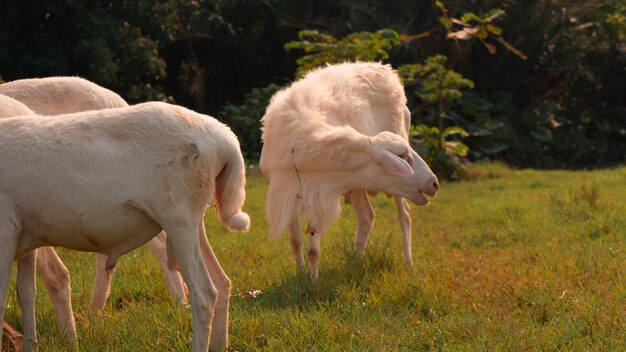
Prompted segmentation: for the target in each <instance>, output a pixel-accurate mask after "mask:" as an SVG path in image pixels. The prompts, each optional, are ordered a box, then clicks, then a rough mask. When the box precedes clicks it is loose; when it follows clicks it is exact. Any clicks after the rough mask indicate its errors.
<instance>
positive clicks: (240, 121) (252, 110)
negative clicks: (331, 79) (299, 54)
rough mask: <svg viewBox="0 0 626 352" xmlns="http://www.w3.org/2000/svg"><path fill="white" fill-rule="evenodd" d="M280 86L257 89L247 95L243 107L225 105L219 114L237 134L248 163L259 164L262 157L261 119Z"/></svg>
mask: <svg viewBox="0 0 626 352" xmlns="http://www.w3.org/2000/svg"><path fill="white" fill-rule="evenodd" d="M280 88H281V87H280V86H278V85H275V84H270V85H268V86H266V87H263V88H255V89H253V90H252V91H251V92H250V93H248V94H246V96H245V101H244V103H243V104H242V105H239V106H235V105H232V104H228V105H225V106H224V107H223V108H222V109H221V110H220V113H219V116H220V119H221V121H222V122H224V123H225V124H227V125H229V126H230V128H231V129H232V130H233V132H235V134H236V135H237V137H238V138H239V143H240V144H241V150H242V151H243V156H244V158H245V159H246V161H248V162H251V163H254V164H256V163H258V162H259V157H260V156H261V148H262V144H261V118H262V117H263V115H265V109H266V108H267V105H268V104H269V101H270V98H271V97H272V95H274V93H276V92H277V91H278V90H280Z"/></svg>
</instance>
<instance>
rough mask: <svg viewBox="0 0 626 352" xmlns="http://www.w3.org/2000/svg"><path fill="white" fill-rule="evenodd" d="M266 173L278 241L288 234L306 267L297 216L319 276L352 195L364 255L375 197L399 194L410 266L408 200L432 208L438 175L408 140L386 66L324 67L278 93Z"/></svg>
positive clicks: (266, 122)
mask: <svg viewBox="0 0 626 352" xmlns="http://www.w3.org/2000/svg"><path fill="white" fill-rule="evenodd" d="M262 122H263V142H264V145H263V150H262V152H261V161H260V167H261V170H262V172H263V174H265V175H266V176H267V177H268V178H269V190H268V194H267V203H266V215H267V220H268V222H269V225H270V237H273V238H276V237H278V236H280V234H281V233H282V232H283V230H284V229H285V228H288V232H289V238H290V241H291V244H292V246H293V251H294V254H295V257H296V264H297V266H298V269H300V270H303V269H304V257H303V254H302V249H301V247H302V234H301V233H300V229H299V226H298V216H299V214H301V213H304V214H305V216H306V217H307V218H308V220H309V225H308V226H309V227H308V229H307V232H308V233H310V234H311V236H310V238H309V243H308V256H309V264H310V270H311V277H312V278H313V280H315V279H316V278H317V277H318V263H319V256H320V238H321V237H324V235H325V234H326V232H327V230H328V227H329V224H330V222H331V221H332V220H333V219H334V218H335V217H337V215H338V214H339V212H340V209H341V207H340V204H339V200H340V198H341V196H342V195H343V194H347V195H348V197H349V198H350V199H351V202H352V203H353V205H354V207H355V209H356V214H357V217H358V229H357V234H356V239H355V249H356V250H357V251H358V253H359V254H361V255H362V254H363V253H364V251H365V246H366V245H367V239H368V235H369V231H370V229H371V227H372V224H373V221H374V211H373V209H372V206H371V205H370V203H369V200H368V199H367V192H368V191H382V192H385V193H387V194H390V195H394V196H395V200H396V205H397V207H398V219H399V221H400V224H401V227H402V233H403V237H404V255H405V258H406V262H407V264H408V265H410V263H411V218H410V213H409V206H408V204H407V202H406V201H405V199H404V198H406V199H409V200H411V201H413V202H414V203H416V204H418V205H425V204H427V203H428V199H427V198H426V197H424V194H427V195H429V196H435V195H436V193H437V189H438V187H439V184H438V181H437V177H436V176H435V175H434V174H433V173H432V172H431V170H430V169H429V168H428V166H427V165H426V163H425V162H424V161H423V160H422V158H420V157H419V155H417V153H415V152H414V151H413V150H412V149H411V147H410V145H409V143H408V131H409V126H410V113H409V112H408V109H407V107H406V97H405V94H404V89H403V87H402V84H401V83H400V80H399V78H398V76H397V74H396V73H395V72H394V71H393V70H392V69H391V67H389V66H387V65H381V64H377V63H345V64H339V65H332V66H328V67H326V68H322V69H317V70H314V71H312V72H310V73H309V74H307V75H306V76H305V77H304V78H303V79H301V80H299V81H297V82H295V83H294V84H292V85H291V86H290V87H289V88H286V89H284V90H282V91H280V92H278V93H276V94H275V95H274V96H273V97H272V100H271V102H270V104H269V106H268V108H267V111H266V114H265V116H264V117H263V120H262Z"/></svg>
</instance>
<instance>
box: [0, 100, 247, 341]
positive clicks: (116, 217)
mask: <svg viewBox="0 0 626 352" xmlns="http://www.w3.org/2000/svg"><path fill="white" fill-rule="evenodd" d="M0 130H1V131H2V134H1V135H0V170H1V171H0V173H1V174H0V243H2V246H0V302H1V304H0V320H2V318H3V317H4V310H5V302H6V295H7V285H8V281H9V277H10V273H11V266H12V263H13V261H17V262H18V275H17V285H18V291H19V293H18V300H19V301H20V302H21V306H22V309H23V314H24V337H25V344H26V346H29V347H31V348H35V347H36V329H35V322H34V299H35V296H34V295H35V276H34V275H35V270H34V269H35V268H34V266H35V265H34V264H35V260H36V259H35V252H34V249H37V248H38V247H42V246H61V247H65V248H70V249H74V250H80V251H91V252H98V253H102V254H104V255H106V258H107V259H106V262H105V264H106V269H107V270H110V269H112V268H114V267H115V264H116V262H117V260H118V258H119V257H120V256H121V255H123V254H125V253H127V252H129V251H131V250H133V249H135V248H137V247H138V246H141V245H142V244H144V243H146V242H148V241H149V240H150V239H151V238H153V237H154V236H156V235H157V234H158V233H159V232H160V231H162V230H165V231H166V232H167V234H168V237H167V252H168V260H169V261H170V267H174V266H176V265H179V266H180V268H181V271H182V273H183V276H184V278H185V279H186V282H187V285H188V287H189V294H190V301H191V307H192V315H193V339H192V350H193V351H206V350H207V349H208V348H209V341H210V347H211V348H212V349H216V350H224V349H225V348H226V347H227V344H228V329H227V326H228V304H229V294H230V280H229V279H228V277H227V276H226V274H225V273H224V271H223V270H222V268H221V267H220V265H219V263H218V261H217V258H216V257H215V254H214V253H213V251H212V249H211V247H210V245H209V243H208V240H207V237H206V234H205V229H204V223H203V218H204V212H205V209H206V207H207V206H208V205H209V204H210V203H212V200H213V199H215V204H216V212H217V215H218V217H219V219H220V220H221V221H222V222H223V223H224V225H225V226H226V227H228V228H229V229H233V230H241V231H247V229H248V228H249V224H250V218H249V217H248V215H247V214H246V213H243V212H241V206H242V205H243V202H244V199H245V166H244V162H243V157H242V155H241V150H240V149H239V143H238V141H237V138H236V136H235V135H234V134H233V133H232V131H231V130H230V129H229V128H228V127H227V126H226V125H224V124H221V123H220V122H218V121H217V120H215V119H213V118H211V117H209V116H206V115H201V114H197V113H195V112H193V111H190V110H187V109H185V108H182V107H178V106H174V105H170V104H166V103H158V102H153V103H144V104H139V105H135V106H131V107H125V108H115V109H105V110H99V111H88V112H82V113H76V114H70V115H64V116H49V117H46V116H40V117H37V118H32V117H29V116H27V117H13V118H7V119H0ZM22 303H23V304H22ZM209 336H210V340H209Z"/></svg>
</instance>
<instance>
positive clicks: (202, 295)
mask: <svg viewBox="0 0 626 352" xmlns="http://www.w3.org/2000/svg"><path fill="white" fill-rule="evenodd" d="M201 222H202V221H193V222H186V223H185V222H181V221H176V220H174V221H172V224H171V225H170V224H167V223H164V224H163V228H164V229H165V231H166V232H167V243H168V246H171V247H172V250H173V252H174V255H175V256H176V258H177V259H178V263H179V264H180V268H181V270H182V272H183V277H184V279H185V282H186V283H187V287H188V289H189V300H190V302H191V311H192V317H193V339H192V342H191V350H192V351H193V352H206V351H207V350H208V348H209V336H210V335H211V321H212V320H213V315H214V310H215V304H216V301H217V290H216V288H215V286H214V285H213V282H212V281H211V278H210V277H209V272H208V270H207V267H206V265H205V262H204V260H203V257H202V253H201V252H200V248H199V247H200V246H199V241H198V239H199V235H200V234H199V231H198V228H199V226H200V223H201Z"/></svg>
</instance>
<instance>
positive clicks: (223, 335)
mask: <svg viewBox="0 0 626 352" xmlns="http://www.w3.org/2000/svg"><path fill="white" fill-rule="evenodd" d="M199 240H200V250H201V251H202V255H203V256H204V263H205V264H206V267H207V269H208V271H209V276H210V277H211V281H213V284H215V287H216V288H217V303H216V304H215V315H213V321H212V322H211V339H210V342H209V349H210V350H211V351H224V350H226V349H227V348H228V307H229V304H230V288H231V282H230V279H229V278H228V276H227V275H226V273H225V272H224V269H222V266H221V265H220V263H219V262H218V261H217V257H216V256H215V253H213V249H212V248H211V245H210V244H209V241H208V240H207V237H206V229H205V227H204V223H200V238H199Z"/></svg>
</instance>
